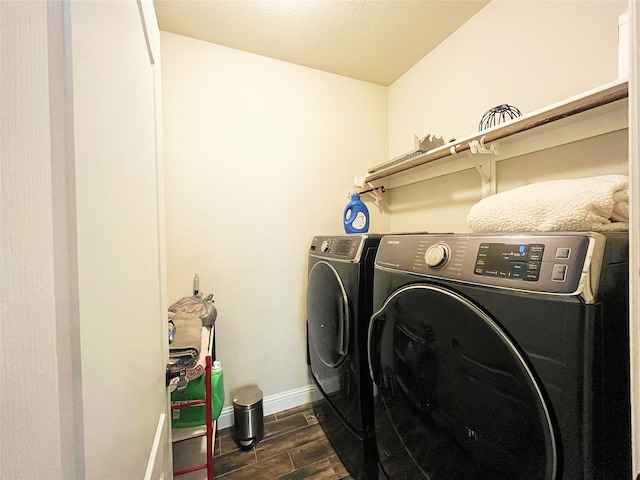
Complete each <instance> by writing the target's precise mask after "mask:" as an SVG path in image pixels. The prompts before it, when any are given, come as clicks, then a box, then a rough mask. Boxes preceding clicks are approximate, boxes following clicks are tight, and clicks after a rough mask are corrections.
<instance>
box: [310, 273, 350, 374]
mask: <svg viewBox="0 0 640 480" xmlns="http://www.w3.org/2000/svg"><path fill="white" fill-rule="evenodd" d="M307 322H308V324H309V345H310V347H311V348H313V349H314V351H315V353H316V354H317V356H318V357H319V358H320V360H321V361H322V363H323V364H324V365H326V366H327V367H330V368H335V367H338V366H340V364H341V363H342V362H343V361H344V358H345V356H346V355H347V353H348V351H347V350H348V347H349V304H348V300H347V294H346V292H345V290H344V286H343V285H342V282H341V280H340V276H339V275H338V272H337V271H336V269H335V268H334V267H333V265H331V264H329V263H327V262H324V261H320V262H318V263H316V264H315V265H314V266H313V267H312V268H311V271H310V272H309V282H308V287H307Z"/></svg>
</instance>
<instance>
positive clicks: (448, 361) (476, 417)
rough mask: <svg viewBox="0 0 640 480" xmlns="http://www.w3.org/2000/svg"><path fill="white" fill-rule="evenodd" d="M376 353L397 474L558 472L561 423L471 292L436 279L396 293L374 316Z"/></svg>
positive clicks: (392, 472) (380, 415)
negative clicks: (463, 292) (557, 442)
mask: <svg viewBox="0 0 640 480" xmlns="http://www.w3.org/2000/svg"><path fill="white" fill-rule="evenodd" d="M513 315H518V312H517V311H516V310H515V309H514V312H513ZM369 362H370V370H371V374H372V376H373V379H374V382H375V383H376V385H377V386H378V395H377V397H376V412H375V415H376V438H377V441H378V447H379V450H380V451H381V452H382V453H381V457H382V458H381V460H382V465H383V468H384V470H385V471H386V473H387V474H388V475H389V476H390V478H429V479H430V480H455V479H460V480H463V479H464V480H473V479H486V480H489V479H491V480H498V479H500V480H507V479H519V480H553V479H555V476H556V469H557V458H556V457H557V454H556V445H555V440H554V433H553V423H552V421H551V419H550V415H549V411H548V409H547V406H546V404H545V399H544V397H543V394H542V392H541V389H540V388H539V385H538V383H537V381H536V379H535V376H534V374H533V373H532V371H531V369H530V368H529V366H528V363H527V361H526V360H525V358H524V357H523V356H522V355H521V353H520V352H519V349H518V347H517V346H516V345H514V344H513V342H512V341H511V340H510V338H509V336H508V334H507V333H506V332H504V331H503V330H502V329H501V327H500V326H499V324H498V323H497V322H496V321H494V320H493V319H492V318H491V317H490V316H489V315H488V314H487V313H485V312H484V311H483V310H482V309H481V308H479V307H478V306H476V305H474V304H473V303H472V302H470V301H469V300H467V299H466V298H465V297H462V296H461V295H459V294H457V293H456V292H454V291H452V290H449V289H446V288H442V287H439V286H434V285H426V284H425V285H422V284H415V285H409V286H405V287H403V288H400V289H398V290H396V291H395V292H393V293H392V294H391V295H390V296H389V297H388V298H387V300H386V301H385V303H384V305H383V307H382V308H381V310H380V311H378V312H376V313H375V314H374V315H373V317H372V319H371V323H370V328H369Z"/></svg>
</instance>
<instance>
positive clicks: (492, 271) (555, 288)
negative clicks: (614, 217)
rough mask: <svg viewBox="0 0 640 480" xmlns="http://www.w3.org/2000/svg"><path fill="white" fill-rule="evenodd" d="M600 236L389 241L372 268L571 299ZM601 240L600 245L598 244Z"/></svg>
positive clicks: (437, 237) (394, 237)
mask: <svg viewBox="0 0 640 480" xmlns="http://www.w3.org/2000/svg"><path fill="white" fill-rule="evenodd" d="M597 237H598V235H597V234H595V235H594V234H589V233H562V234H553V233H551V234H549V233H544V234H523V235H516V234H513V235H457V234H448V235H437V234H423V235H387V236H385V237H383V239H382V241H381V242H380V247H379V248H378V253H377V256H376V266H377V267H380V268H386V269H393V270H402V271H406V272H409V273H414V274H419V275H427V276H431V277H434V278H442V279H449V280H458V281H464V282H467V283H475V284H481V285H494V286H497V287H509V288H515V289H519V290H533V291H540V292H549V293H573V292H575V291H577V290H578V289H579V284H580V279H581V276H582V274H583V271H585V270H586V269H587V268H588V267H589V262H590V253H589V252H590V251H591V250H593V244H594V243H595V242H596V239H597ZM600 240H603V239H600Z"/></svg>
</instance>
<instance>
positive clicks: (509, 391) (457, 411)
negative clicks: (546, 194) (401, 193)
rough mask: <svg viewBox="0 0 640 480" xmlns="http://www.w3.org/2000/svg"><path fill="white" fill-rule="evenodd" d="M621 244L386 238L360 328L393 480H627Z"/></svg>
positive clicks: (597, 238) (609, 238)
mask: <svg viewBox="0 0 640 480" xmlns="http://www.w3.org/2000/svg"><path fill="white" fill-rule="evenodd" d="M628 319H629V316H628V237H627V234H624V233H612V234H597V233H567V234H523V235H459V234H456V235H453V234H452V235H397V236H393V235H391V236H385V237H384V238H383V239H382V242H381V244H380V246H379V249H378V253H377V259H376V264H375V281H374V313H373V315H372V319H371V323H370V328H369V345H368V348H369V360H370V370H371V375H372V377H373V379H374V382H375V384H376V385H377V387H378V389H377V393H376V397H375V400H374V409H375V413H374V416H375V428H376V440H377V444H378V449H379V451H380V462H381V463H380V465H381V468H382V469H383V471H384V472H385V474H386V475H387V476H388V477H389V478H392V479H396V478H398V479H399V478H403V479H412V480H413V479H418V478H427V479H430V480H455V479H460V480H462V479H464V480H479V479H483V480H498V479H500V480H506V479H519V480H595V479H598V480H603V479H610V480H614V479H626V478H631V455H630V423H631V422H630V389H629V333H628V331H629V325H628V322H629V320H628Z"/></svg>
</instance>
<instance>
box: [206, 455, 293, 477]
mask: <svg viewBox="0 0 640 480" xmlns="http://www.w3.org/2000/svg"><path fill="white" fill-rule="evenodd" d="M292 471H293V464H292V463H291V458H290V457H289V454H288V453H287V452H284V453H281V454H280V455H276V456H274V457H271V458H268V459H267V460H263V461H261V462H258V463H255V464H252V465H248V466H246V467H242V468H239V469H237V470H234V471H232V472H229V473H227V474H223V475H218V474H217V473H216V478H221V479H224V480H241V479H251V480H274V479H275V478H278V477H281V476H282V475H285V474H287V473H290V472H292Z"/></svg>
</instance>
